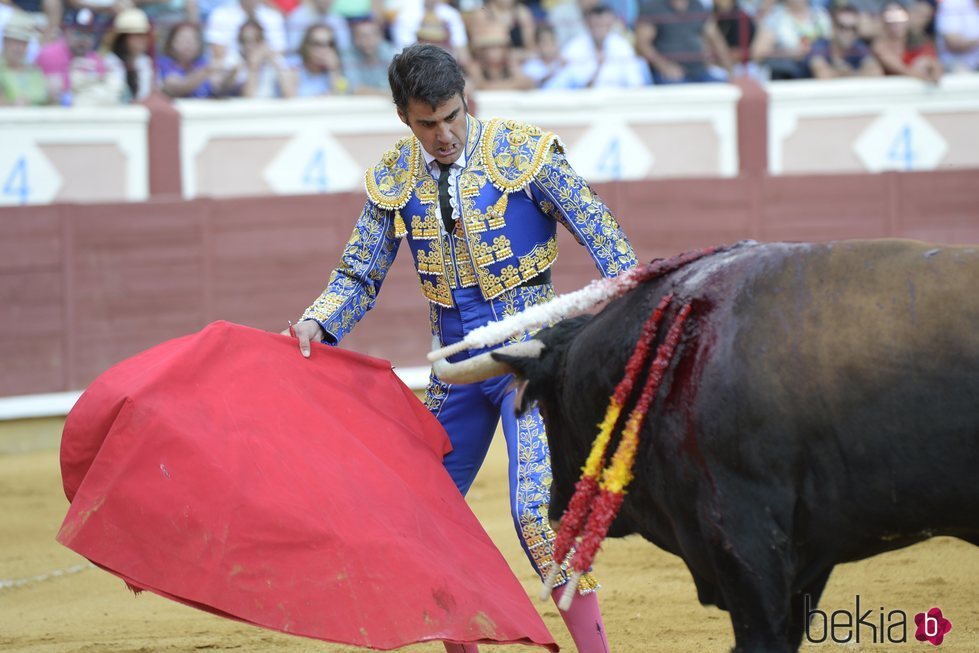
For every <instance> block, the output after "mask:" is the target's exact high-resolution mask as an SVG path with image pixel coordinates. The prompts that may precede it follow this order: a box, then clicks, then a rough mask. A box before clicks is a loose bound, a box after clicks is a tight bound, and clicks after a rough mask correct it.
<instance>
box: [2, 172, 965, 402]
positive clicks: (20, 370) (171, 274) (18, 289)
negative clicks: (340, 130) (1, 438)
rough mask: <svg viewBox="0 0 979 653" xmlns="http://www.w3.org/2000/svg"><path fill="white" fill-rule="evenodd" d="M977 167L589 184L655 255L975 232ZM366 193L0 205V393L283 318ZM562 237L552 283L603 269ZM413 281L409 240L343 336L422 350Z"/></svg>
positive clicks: (366, 345)
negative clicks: (208, 329) (754, 244)
mask: <svg viewBox="0 0 979 653" xmlns="http://www.w3.org/2000/svg"><path fill="white" fill-rule="evenodd" d="M977 179H979V175H977V171H975V170H963V171H941V172H917V173H883V174H878V175H849V176H791V177H789V176H786V177H770V176H760V175H750V176H741V177H737V178H733V179H701V180H662V181H642V182H613V183H605V184H596V186H595V187H596V190H597V191H598V192H599V193H600V194H601V195H602V196H603V198H604V199H605V200H606V201H607V202H608V204H609V205H610V206H611V207H612V209H613V210H614V212H615V214H616V215H617V217H618V218H619V219H620V221H621V223H622V225H623V227H624V228H625V230H626V232H627V233H628V234H629V236H630V238H631V240H632V241H633V244H634V246H635V248H636V250H637V252H638V254H639V256H640V258H641V259H645V260H648V259H651V258H654V257H657V256H665V255H669V254H674V253H677V252H679V251H682V250H686V249H690V248H694V247H701V246H706V245H712V244H720V243H728V242H733V241H737V240H741V239H746V238H752V239H757V240H816V241H825V240H835V239H845V238H873V237H898V238H915V239H920V240H928V241H934V242H940V243H949V244H968V243H976V244H979V184H977V183H976V180H977ZM162 183H168V182H166V181H164V182H162ZM169 183H171V184H172V183H173V182H172V181H170V182H169ZM363 201H364V197H363V195H362V194H360V193H341V194H333V195H320V196H279V197H263V198H248V199H222V200H211V199H200V200H192V201H176V200H173V201H164V200H159V201H151V202H147V203H118V204H55V205H48V206H35V207H20V208H3V209H0V304H2V306H3V310H2V312H0V360H2V361H3V365H2V372H0V396H10V395H21V394H30V393H40V392H55V391H63V390H74V389H80V388H83V387H85V385H87V384H88V383H89V382H90V381H91V380H92V379H93V378H94V377H95V376H96V375H98V374H99V373H100V372H102V371H103V370H105V369H106V368H107V367H109V366H110V365H112V364H113V363H115V362H117V361H119V360H121V359H123V358H125V357H128V356H131V355H133V354H135V353H136V352H138V351H141V350H143V349H146V348H148V347H151V346H153V345H155V344H157V343H159V342H161V341H163V340H166V339H168V338H173V337H176V336H180V335H183V334H186V333H190V332H192V331H196V330H198V329H200V328H201V327H203V326H204V325H206V324H208V323H209V322H211V321H214V320H218V319H223V320H229V321H233V322H238V323H241V324H245V325H249V326H253V327H258V328H262V329H269V330H276V331H278V330H281V329H284V328H285V327H286V325H287V320H289V319H292V320H295V319H296V318H297V317H298V316H299V314H300V313H301V312H302V310H303V309H304V308H305V307H306V306H307V304H308V303H310V302H311V301H312V300H313V299H314V298H315V297H316V296H317V295H318V294H319V292H320V291H321V290H322V288H323V286H324V285H325V283H326V280H327V277H328V275H329V272H330V270H331V269H332V267H333V265H334V264H335V263H336V261H337V258H338V256H339V254H340V251H341V249H342V247H343V245H344V243H345V242H346V240H347V237H348V236H349V234H350V231H351V229H352V228H353V223H354V220H355V218H356V216H357V214H358V213H359V211H360V208H361V206H362V203H363ZM560 252H561V254H560V260H559V261H558V263H557V267H556V268H555V276H554V279H555V285H556V286H557V289H558V291H559V292H566V291H569V290H573V289H576V288H578V287H580V286H582V285H584V284H585V283H587V282H588V281H590V280H591V279H593V278H595V276H596V271H595V268H594V266H593V265H592V263H591V261H590V259H589V258H588V257H587V255H586V254H585V252H584V251H583V250H582V248H580V247H577V246H576V245H575V243H574V241H573V240H572V239H571V238H570V236H568V235H567V234H562V237H561V239H560ZM417 285H418V281H417V277H416V274H415V273H414V271H413V270H412V269H411V264H410V256H409V255H408V254H407V252H402V253H401V255H400V256H399V257H398V260H397V261H396V262H395V265H394V268H393V269H392V270H391V272H390V274H389V275H388V278H387V280H386V281H385V284H384V287H383V289H382V292H381V296H380V300H379V302H378V307H377V308H376V309H375V310H374V311H372V312H371V313H369V314H368V316H367V317H366V318H365V319H364V320H363V322H362V323H361V324H360V325H359V327H358V328H357V329H356V330H355V331H354V332H353V334H351V335H350V337H349V338H347V339H346V340H345V341H344V343H343V346H345V347H348V348H350V349H354V350H357V351H361V352H364V353H367V354H370V355H373V356H379V357H382V358H386V359H389V360H391V361H392V362H393V363H394V364H395V365H398V366H414V365H423V364H425V359H424V354H425V352H426V351H427V350H428V348H429V344H430V336H429V335H428V333H427V309H426V306H425V303H424V300H423V299H422V296H421V292H420V291H419V289H418V287H417Z"/></svg>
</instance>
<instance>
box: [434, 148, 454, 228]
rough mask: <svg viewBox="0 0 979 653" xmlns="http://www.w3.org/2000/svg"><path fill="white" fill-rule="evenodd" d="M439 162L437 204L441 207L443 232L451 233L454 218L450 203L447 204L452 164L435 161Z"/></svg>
mask: <svg viewBox="0 0 979 653" xmlns="http://www.w3.org/2000/svg"><path fill="white" fill-rule="evenodd" d="M436 163H438V164H439V170H440V171H441V172H439V206H440V207H442V223H443V224H444V225H445V232H446V233H449V234H451V233H452V227H454V226H455V220H453V219H452V205H451V204H449V169H451V168H452V164H451V163H450V164H448V165H442V163H441V162H439V161H436Z"/></svg>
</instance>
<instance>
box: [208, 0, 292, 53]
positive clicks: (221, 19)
mask: <svg viewBox="0 0 979 653" xmlns="http://www.w3.org/2000/svg"><path fill="white" fill-rule="evenodd" d="M249 20H253V21H255V22H256V23H258V24H259V25H261V27H262V31H263V33H264V35H265V42H266V43H267V44H268V48H269V49H270V50H272V51H273V52H276V53H279V54H284V53H285V51H286V23H285V19H284V18H283V17H282V14H281V13H279V12H278V11H277V10H275V9H272V8H271V7H269V6H268V5H266V4H262V1H261V0H234V1H232V2H226V3H224V4H222V5H219V6H218V7H215V8H214V10H213V11H212V12H211V15H210V16H209V17H208V19H207V27H206V28H205V30H204V40H205V41H206V42H207V44H208V47H209V48H210V49H211V55H212V58H213V59H214V60H216V61H226V62H229V58H230V60H231V61H230V62H229V63H233V62H234V60H235V59H236V58H237V50H238V32H239V31H240V30H241V27H242V25H244V24H245V23H246V22H248V21H249Z"/></svg>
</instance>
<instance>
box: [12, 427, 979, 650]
mask: <svg viewBox="0 0 979 653" xmlns="http://www.w3.org/2000/svg"><path fill="white" fill-rule="evenodd" d="M2 428H4V427H3V425H0V429H2ZM35 428H36V429H41V430H44V432H43V433H40V434H35V435H38V436H39V437H38V438H37V439H36V440H35V441H46V442H48V443H53V442H56V441H57V437H58V432H59V431H60V426H58V422H56V421H52V420H47V421H39V422H38V423H37V426H36V427H35ZM501 440H502V438H497V442H496V443H495V444H494V446H493V448H492V449H491V451H490V455H489V458H488V459H487V462H486V465H485V466H484V468H483V472H482V473H481V475H480V477H479V479H477V481H476V484H475V486H474V487H473V489H472V491H471V494H470V497H469V501H470V505H471V506H472V508H473V510H474V511H475V512H476V514H477V515H478V516H479V518H480V520H481V521H482V523H483V525H484V527H485V528H486V530H487V531H488V532H489V534H490V536H491V537H492V538H493V540H494V541H495V542H496V543H497V545H498V546H499V548H500V550H501V551H502V552H503V554H504V555H505V556H506V558H507V560H508V561H509V562H510V564H511V566H512V567H513V568H514V569H515V570H516V573H517V576H518V577H519V578H520V579H521V580H522V581H523V582H524V585H525V586H526V588H527V591H528V592H530V593H533V594H536V592H537V587H538V585H537V582H536V577H533V576H532V574H531V573H530V571H529V569H530V567H529V565H528V564H527V563H526V560H525V559H524V557H523V554H522V552H521V551H520V548H519V545H518V544H517V540H516V536H515V535H514V533H513V530H512V524H511V521H510V517H509V512H508V508H507V502H506V489H505V482H506V475H505V474H506V467H505V454H504V450H503V446H502V443H501ZM18 448H20V447H17V446H14V447H9V446H8V447H7V449H8V451H9V450H16V449H18ZM66 509H67V502H66V500H65V497H64V494H63V493H62V490H61V480H60V473H59V469H58V454H57V451H56V450H54V449H51V448H43V449H40V450H36V451H29V452H14V453H10V452H8V453H5V454H0V515H2V516H3V517H2V522H0V523H2V528H0V651H32V652H37V653H101V652H103V651H105V652H109V651H111V652H116V653H137V652H138V653H155V652H157V651H161V652H188V653H193V652H197V651H208V652H211V651H248V652H251V651H275V652H280V651H282V652H294V653H299V652H314V651H315V652H322V653H339V652H341V651H342V652H351V653H353V652H354V651H362V650H364V649H358V648H352V647H349V646H337V645H331V644H326V643H323V642H319V641H315V640H309V639H303V638H298V637H293V636H289V635H283V634H279V633H275V632H270V631H266V630H262V629H260V628H256V627H253V626H247V625H243V624H240V623H236V622H233V621H229V620H224V619H221V618H218V617H215V616H212V615H210V614H206V613H203V612H199V611H196V610H194V609H192V608H188V607H185V606H182V605H178V604H176V603H172V602H170V601H167V600H165V599H162V598H159V597H157V596H155V595H151V594H147V593H144V594H143V595H141V596H139V597H138V598H137V597H133V595H132V594H131V593H129V592H128V591H127V590H126V588H125V586H124V585H123V583H122V581H120V580H118V579H117V578H115V577H114V576H111V575H110V574H108V573H105V572H103V571H101V570H98V569H94V568H92V567H91V566H89V565H88V564H87V562H86V561H85V560H84V559H82V558H80V557H79V556H77V555H76V554H74V553H73V552H71V551H69V550H68V549H65V548H64V547H62V546H61V545H59V544H57V543H56V542H55V541H54V536H55V533H56V532H57V530H58V527H59V526H60V523H61V520H62V518H63V517H64V514H65V511H66ZM596 571H597V575H598V577H599V579H600V580H601V581H602V583H603V585H604V588H603V590H602V591H601V594H600V596H601V600H602V604H603V607H604V614H605V623H606V626H607V629H608V632H609V639H610V641H611V644H612V650H613V651H614V652H616V653H647V652H648V653H657V652H662V653H675V652H679V651H697V652H700V651H717V652H723V651H728V650H729V648H730V646H731V645H732V644H733V637H732V633H731V626H730V622H729V620H728V618H727V614H726V613H723V612H720V611H719V610H716V609H713V608H704V607H702V606H701V605H700V604H698V603H697V600H696V595H695V591H694V586H693V582H692V581H691V579H690V575H689V573H688V572H687V570H686V568H685V567H684V566H683V564H682V563H681V562H680V560H679V559H678V558H676V557H674V556H672V555H669V554H666V553H664V552H662V551H660V550H659V549H657V548H655V547H654V546H652V545H651V544H649V543H647V542H645V541H644V540H642V539H639V538H627V539H625V540H616V541H609V542H608V543H607V544H606V545H605V548H604V550H603V551H602V552H601V553H600V554H599V556H598V560H597V564H596ZM857 594H859V595H860V597H861V605H862V606H863V608H864V609H866V608H868V607H869V608H873V609H874V611H875V612H874V613H873V614H874V615H877V614H878V612H877V611H878V610H879V607H880V606H884V607H885V609H886V610H887V611H890V610H894V609H900V610H903V611H905V612H906V613H908V614H909V617H908V619H909V622H910V620H911V619H912V618H913V615H914V613H916V612H919V611H923V610H927V609H929V608H931V607H933V606H936V605H937V606H939V607H941V608H942V610H943V612H944V614H945V615H946V616H947V617H948V618H949V619H950V620H951V621H952V624H953V629H952V632H951V633H950V634H949V635H948V637H947V638H946V640H945V643H944V644H943V645H942V646H941V647H939V648H938V649H937V650H938V651H939V652H944V651H949V652H952V651H979V548H976V547H972V546H970V545H967V544H965V543H962V542H960V541H958V540H952V539H945V538H940V539H934V540H931V541H929V542H926V543H924V544H919V545H917V546H914V547H911V548H908V549H903V550H901V551H897V552H894V553H890V554H887V555H883V556H878V557H876V558H874V559H871V560H868V561H863V562H860V563H855V564H849V565H843V566H840V567H837V569H836V571H835V572H834V574H833V577H832V578H831V579H830V583H829V586H828V588H827V591H826V594H825V595H824V597H823V601H822V603H821V605H820V608H822V609H824V610H826V611H827V612H829V611H832V610H847V611H849V612H851V613H852V612H853V609H854V607H853V604H854V597H855V595H857ZM536 605H537V606H538V608H539V609H540V612H541V614H542V616H543V618H544V621H545V622H546V623H547V625H548V627H549V628H550V629H551V632H552V633H553V634H554V636H555V637H556V639H557V641H558V643H559V644H560V645H561V647H562V650H565V651H573V650H574V649H573V647H572V645H571V642H570V638H569V637H568V635H567V633H566V631H565V630H564V627H563V624H562V622H561V620H560V617H559V616H558V614H557V611H556V609H555V608H554V607H553V605H552V604H550V603H537V604H536ZM865 632H866V631H865ZM913 632H914V629H913V624H912V628H910V629H909V635H908V636H909V639H910V641H909V642H907V643H905V644H898V645H894V644H886V645H877V646H873V645H866V644H860V645H855V644H848V645H837V644H833V643H824V644H821V645H814V644H811V645H807V646H805V647H804V649H803V650H808V651H822V652H827V653H830V652H832V651H836V650H839V651H841V652H846V653H849V652H852V651H897V652H900V651H909V652H910V651H929V650H932V647H931V645H930V644H925V643H920V642H917V641H915V640H914V639H913ZM864 638H866V634H865V635H864ZM402 650H405V651H412V652H414V653H422V652H432V653H439V652H441V651H442V650H443V649H442V646H441V645H440V644H426V645H418V646H413V647H409V648H407V649H402ZM484 650H490V651H501V652H502V651H504V650H507V651H517V650H528V649H526V648H524V647H517V646H511V647H484Z"/></svg>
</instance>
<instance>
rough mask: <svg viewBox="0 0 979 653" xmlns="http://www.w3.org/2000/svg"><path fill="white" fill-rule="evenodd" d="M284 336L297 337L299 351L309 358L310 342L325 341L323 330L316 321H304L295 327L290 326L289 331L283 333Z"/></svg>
mask: <svg viewBox="0 0 979 653" xmlns="http://www.w3.org/2000/svg"><path fill="white" fill-rule="evenodd" d="M282 335H284V336H293V337H295V338H296V340H298V341H299V351H300V352H302V355H303V356H305V357H306V358H309V342H310V341H311V340H316V342H320V341H321V340H323V328H322V327H321V326H320V324H319V322H317V321H316V320H303V321H302V322H300V323H299V324H297V325H295V326H292V325H289V328H288V329H285V330H284V331H282Z"/></svg>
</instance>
